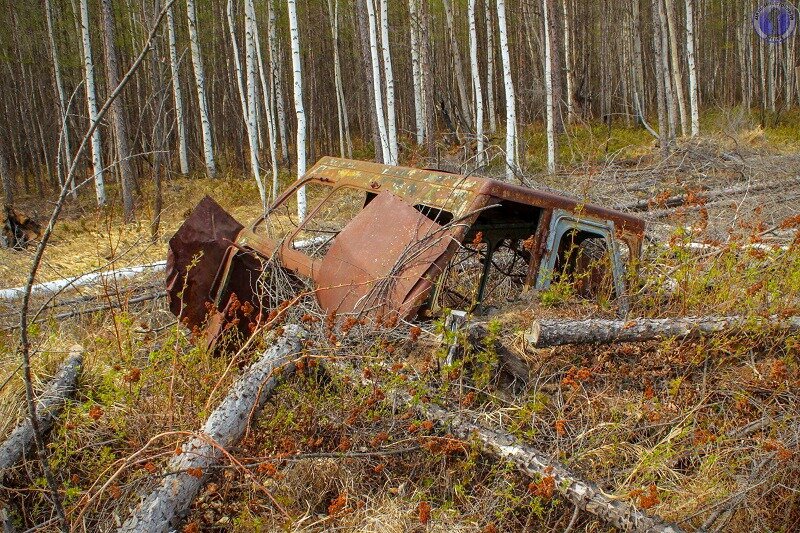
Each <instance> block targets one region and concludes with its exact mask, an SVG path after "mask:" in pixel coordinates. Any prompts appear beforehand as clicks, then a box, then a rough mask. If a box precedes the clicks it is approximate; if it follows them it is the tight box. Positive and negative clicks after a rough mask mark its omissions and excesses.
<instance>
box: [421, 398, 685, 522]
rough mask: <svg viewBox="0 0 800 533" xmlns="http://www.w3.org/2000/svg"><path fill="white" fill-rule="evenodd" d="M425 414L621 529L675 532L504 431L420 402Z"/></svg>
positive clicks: (659, 519) (658, 520) (658, 519)
mask: <svg viewBox="0 0 800 533" xmlns="http://www.w3.org/2000/svg"><path fill="white" fill-rule="evenodd" d="M419 409H420V410H421V411H422V412H423V413H424V414H425V416H426V417H428V418H430V419H432V420H436V421H438V422H441V423H443V424H446V425H447V426H448V427H449V428H450V430H451V431H452V432H453V435H455V436H456V437H458V438H460V439H464V440H467V439H477V441H478V442H479V443H480V445H481V448H482V449H483V451H484V452H485V453H488V454H490V455H493V456H495V457H498V458H500V459H503V460H506V461H511V462H513V463H514V464H515V465H516V466H517V468H518V469H519V470H520V471H521V472H523V473H524V474H526V475H528V476H532V477H534V478H535V479H536V478H545V477H551V478H552V481H553V482H554V488H555V490H558V491H560V492H561V493H562V494H563V495H564V496H565V497H566V499H568V500H569V501H570V502H572V503H573V504H575V506H576V507H578V508H580V509H581V510H583V511H586V512H588V513H591V514H593V515H595V516H597V517H599V518H602V519H603V520H605V521H607V522H608V523H609V524H611V525H613V526H614V527H617V528H619V529H621V530H623V531H637V532H638V531H642V532H644V531H647V532H661V533H677V532H680V531H682V530H681V529H680V528H679V527H678V526H676V525H673V524H670V523H668V522H665V521H663V520H662V519H661V518H660V517H658V516H649V515H647V514H646V513H644V512H643V511H640V510H639V509H637V508H636V507H634V506H632V505H629V504H627V503H625V502H623V501H620V500H617V499H615V498H614V497H613V496H609V495H607V494H605V493H604V492H603V491H602V490H601V489H600V488H599V487H597V486H596V485H595V484H594V483H591V482H589V481H584V480H582V479H581V478H580V477H579V476H578V475H577V474H575V473H574V472H571V471H570V470H568V469H567V468H566V467H565V466H563V465H561V464H560V463H558V462H557V461H554V460H552V459H551V458H550V457H548V456H546V455H545V454H544V453H542V452H540V451H538V450H536V449H534V448H532V447H530V446H528V445H527V444H525V443H522V442H520V441H519V440H517V439H515V438H514V437H513V436H511V435H510V434H508V433H505V432H503V431H498V430H493V429H488V428H485V427H483V426H481V425H479V424H477V423H475V422H473V421H472V420H469V419H468V418H467V417H465V416H463V415H460V414H456V413H453V412H450V411H447V410H446V409H443V408H441V407H439V406H437V405H433V404H431V403H427V404H420V405H419Z"/></svg>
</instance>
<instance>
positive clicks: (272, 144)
mask: <svg viewBox="0 0 800 533" xmlns="http://www.w3.org/2000/svg"><path fill="white" fill-rule="evenodd" d="M253 33H254V35H255V39H256V55H257V56H258V77H259V79H260V80H261V97H262V98H263V100H264V113H266V115H267V134H268V135H269V157H270V163H271V167H272V198H271V201H274V200H275V199H276V198H278V185H279V184H278V146H277V145H278V139H277V131H276V128H275V85H274V79H272V78H270V80H271V83H267V75H269V73H270V72H272V69H271V68H270V69H267V68H265V65H264V57H263V56H262V55H261V40H260V39H259V37H258V24H257V23H255V24H253Z"/></svg>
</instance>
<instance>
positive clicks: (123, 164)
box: [101, 0, 136, 222]
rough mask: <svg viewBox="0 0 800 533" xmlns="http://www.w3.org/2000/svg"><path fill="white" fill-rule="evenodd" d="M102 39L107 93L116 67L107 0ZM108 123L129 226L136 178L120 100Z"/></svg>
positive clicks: (114, 81) (107, 0) (116, 78)
mask: <svg viewBox="0 0 800 533" xmlns="http://www.w3.org/2000/svg"><path fill="white" fill-rule="evenodd" d="M101 5H102V11H103V26H104V31H103V37H104V41H105V49H106V83H107V84H108V92H109V93H111V92H112V91H113V90H114V89H116V88H117V85H119V67H118V65H117V46H116V43H115V42H114V41H115V31H114V10H113V6H112V5H111V0H102V2H101ZM111 122H112V124H113V125H114V143H115V145H116V147H117V156H118V161H117V167H118V168H119V177H120V180H119V181H120V185H121V187H120V189H121V190H122V212H123V216H124V218H125V222H133V219H134V205H133V188H134V182H135V180H136V176H135V175H134V169H133V165H132V164H131V150H130V140H129V139H128V126H127V124H128V119H127V117H126V116H125V108H124V106H123V105H122V99H120V98H117V99H116V100H114V102H113V104H112V105H111Z"/></svg>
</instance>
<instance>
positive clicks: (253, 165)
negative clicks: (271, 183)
mask: <svg viewBox="0 0 800 533" xmlns="http://www.w3.org/2000/svg"><path fill="white" fill-rule="evenodd" d="M244 20H245V26H244V31H245V63H246V67H247V138H248V141H249V144H250V169H251V170H252V172H253V179H255V180H256V185H258V192H259V193H260V194H261V205H262V206H263V208H264V209H265V210H266V208H267V191H266V190H265V188H264V182H263V180H262V179H261V166H260V164H259V161H258V130H259V128H258V118H257V117H258V85H257V82H256V72H258V63H257V61H256V36H255V31H256V29H255V27H256V8H255V5H254V4H253V0H244Z"/></svg>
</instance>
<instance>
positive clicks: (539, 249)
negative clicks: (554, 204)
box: [525, 209, 553, 289]
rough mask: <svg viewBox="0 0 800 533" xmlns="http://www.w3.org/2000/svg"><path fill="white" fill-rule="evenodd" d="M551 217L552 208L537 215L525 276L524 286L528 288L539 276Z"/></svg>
mask: <svg viewBox="0 0 800 533" xmlns="http://www.w3.org/2000/svg"><path fill="white" fill-rule="evenodd" d="M552 218H553V210H552V209H544V210H543V211H542V213H541V215H539V227H538V228H537V229H536V233H534V237H533V246H532V249H531V250H530V252H531V263H530V266H529V268H528V276H527V277H526V278H525V286H526V287H527V288H528V289H530V288H531V287H533V286H534V285H535V284H536V279H537V278H538V276H539V268H540V267H541V264H542V256H543V255H544V254H545V252H546V251H547V238H548V237H549V235H550V221H551V220H552Z"/></svg>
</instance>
